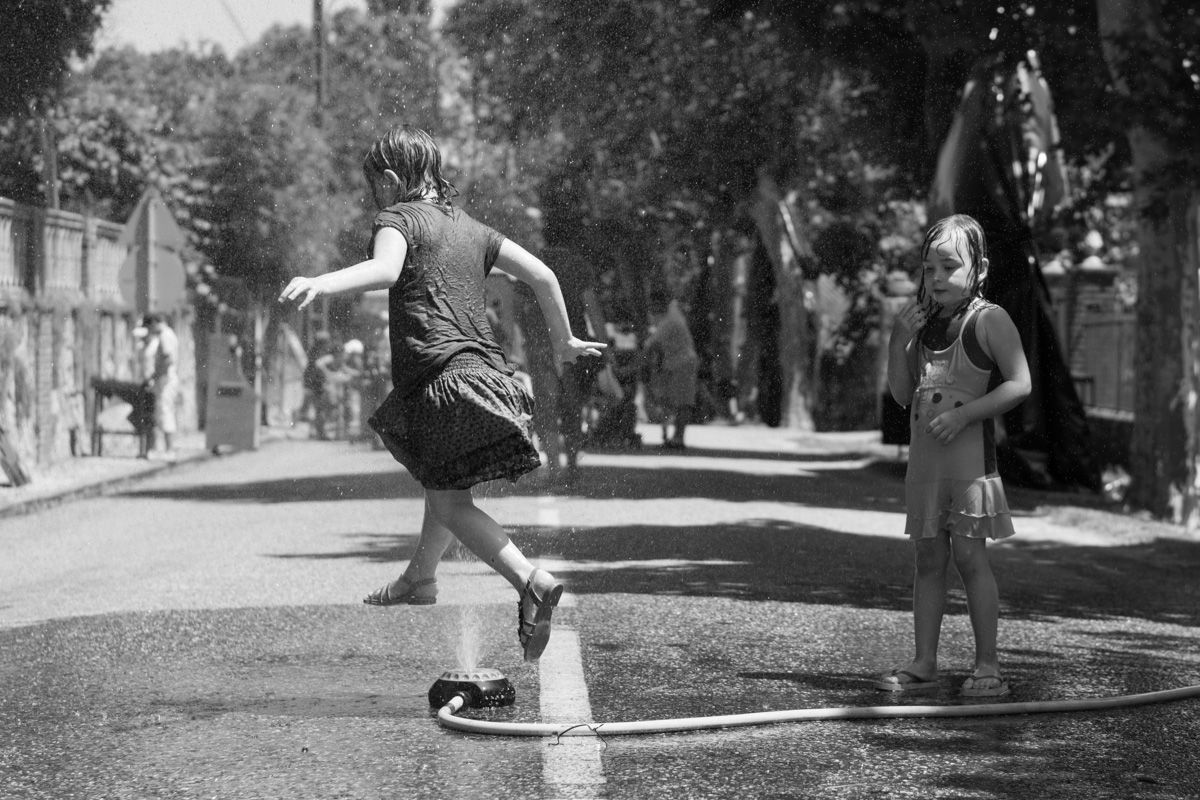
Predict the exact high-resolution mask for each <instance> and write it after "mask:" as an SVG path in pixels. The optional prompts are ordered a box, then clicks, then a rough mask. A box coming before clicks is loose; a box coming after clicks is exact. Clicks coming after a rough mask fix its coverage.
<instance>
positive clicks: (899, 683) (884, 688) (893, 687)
mask: <svg viewBox="0 0 1200 800" xmlns="http://www.w3.org/2000/svg"><path fill="white" fill-rule="evenodd" d="M873 686H874V687H875V688H876V689H878V690H880V691H881V692H898V693H903V692H917V691H921V690H923V689H934V688H937V686H938V680H937V676H936V675H935V676H934V677H933V678H925V677H922V676H920V675H918V674H917V673H915V672H909V671H908V670H906V669H894V670H892V671H891V672H888V673H886V674H884V675H880V676H879V678H878V679H876V680H875V682H874V684H873Z"/></svg>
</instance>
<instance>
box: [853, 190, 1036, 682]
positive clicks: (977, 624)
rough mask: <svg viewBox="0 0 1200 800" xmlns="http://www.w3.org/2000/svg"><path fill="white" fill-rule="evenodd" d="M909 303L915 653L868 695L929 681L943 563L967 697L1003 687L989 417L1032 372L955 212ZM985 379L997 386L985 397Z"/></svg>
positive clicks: (904, 384) (1025, 389) (978, 249)
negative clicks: (962, 647) (991, 546)
mask: <svg viewBox="0 0 1200 800" xmlns="http://www.w3.org/2000/svg"><path fill="white" fill-rule="evenodd" d="M921 256H922V262H923V264H922V273H921V280H920V286H919V288H918V292H917V298H916V299H915V300H914V301H913V302H911V303H909V304H908V305H906V306H905V307H904V308H902V309H901V310H900V312H899V315H898V316H897V319H896V324H895V327H894V328H893V330H892V336H891V341H890V344H889V352H888V384H889V387H890V389H891V392H892V396H893V397H894V398H895V399H896V402H897V403H899V404H900V405H902V406H909V405H911V408H910V409H909V411H910V413H911V415H912V416H911V420H910V428H911V432H912V442H911V444H910V449H909V459H908V473H907V475H906V477H905V503H906V508H907V523H906V525H905V533H906V534H907V535H908V537H909V538H910V539H912V541H913V543H914V547H915V556H916V569H915V574H914V581H913V583H914V586H913V622H914V633H915V640H916V657H915V658H914V659H913V660H912V661H911V662H910V663H909V664H908V665H906V666H904V667H902V668H899V669H895V670H892V671H891V672H889V673H888V674H886V675H882V676H880V677H879V679H878V680H877V681H876V682H875V687H876V688H877V689H882V690H884V691H892V692H906V691H913V690H917V689H926V688H930V687H933V686H936V685H937V676H938V662H937V648H938V638H939V635H940V633H941V626H942V615H943V613H944V610H945V603H946V576H947V568H948V565H949V561H950V559H951V558H953V559H954V564H955V567H956V568H957V570H958V574H959V576H960V577H961V578H962V581H963V586H964V588H965V589H966V594H967V609H968V612H969V614H970V618H971V628H972V630H973V632H974V634H975V668H974V672H973V673H972V674H971V676H970V677H968V678H967V679H966V681H965V682H964V683H963V685H962V687H961V692H962V694H963V695H964V696H967V697H999V696H1002V695H1005V694H1007V693H1008V691H1009V685H1008V682H1007V681H1006V680H1005V679H1004V677H1003V676H1002V674H1001V671H1000V663H999V657H998V655H997V650H996V638H997V625H998V619H999V595H998V591H997V588H996V580H995V577H994V576H993V574H992V568H991V564H990V563H989V561H988V555H987V550H986V546H987V540H988V539H1002V538H1005V537H1007V536H1012V535H1013V527H1012V520H1011V518H1010V515H1009V510H1008V501H1007V499H1006V498H1005V495H1004V487H1003V485H1002V483H1001V481H1000V475H999V474H998V473H997V471H996V447H995V438H994V432H993V424H994V423H993V418H994V417H996V416H998V415H1000V414H1003V413H1004V412H1006V411H1008V410H1009V409H1012V408H1014V407H1015V406H1017V405H1018V404H1020V403H1021V402H1022V401H1023V400H1024V399H1025V398H1026V397H1028V396H1029V392H1030V376H1029V365H1028V363H1027V362H1026V360H1025V351H1024V350H1023V349H1022V346H1021V338H1020V335H1019V333H1018V332H1017V329H1016V326H1015V325H1013V322H1012V319H1011V318H1010V317H1009V315H1008V313H1007V312H1006V311H1005V310H1004V309H1002V308H1000V307H999V306H996V305H993V304H991V303H989V302H987V301H985V300H984V299H983V291H984V285H985V281H986V279H987V270H988V259H987V245H986V241H985V239H984V234H983V229H982V228H981V227H980V225H979V223H978V222H976V221H975V220H974V219H972V218H971V217H969V216H966V215H964V214H956V215H954V216H951V217H947V218H945V219H943V220H941V221H939V222H938V223H937V224H936V225H934V226H933V227H932V228H931V229H930V231H929V233H928V234H927V235H926V237H925V242H924V244H923V245H922V248H921ZM993 372H998V373H999V376H1000V379H1001V380H1000V382H999V383H998V384H997V385H996V386H995V388H993V389H991V390H990V391H989V389H988V387H989V385H990V384H989V381H990V379H991V377H992V375H993Z"/></svg>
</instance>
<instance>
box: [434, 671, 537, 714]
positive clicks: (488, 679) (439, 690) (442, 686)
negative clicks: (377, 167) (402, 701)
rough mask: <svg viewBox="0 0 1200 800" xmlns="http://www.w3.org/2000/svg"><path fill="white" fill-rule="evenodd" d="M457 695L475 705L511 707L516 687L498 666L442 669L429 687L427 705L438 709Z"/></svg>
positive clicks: (514, 698) (482, 706) (467, 703)
mask: <svg viewBox="0 0 1200 800" xmlns="http://www.w3.org/2000/svg"><path fill="white" fill-rule="evenodd" d="M457 694H461V695H462V696H463V699H464V700H465V701H466V705H467V706H474V707H476V708H494V707H498V706H511V705H512V704H513V703H514V702H516V699H517V690H516V689H514V688H513V685H512V684H511V683H509V682H508V678H506V677H504V673H502V672H501V671H500V670H498V669H464V670H458V669H454V670H447V671H446V672H443V673H442V676H441V677H440V678H438V679H437V680H436V681H434V682H433V686H430V687H429V705H430V706H432V707H433V708H441V707H442V706H444V705H446V703H449V702H450V700H451V699H453V698H454V696H455V695H457Z"/></svg>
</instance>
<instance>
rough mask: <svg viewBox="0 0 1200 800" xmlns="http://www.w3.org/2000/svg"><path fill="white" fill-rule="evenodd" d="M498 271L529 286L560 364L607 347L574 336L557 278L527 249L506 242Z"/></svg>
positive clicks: (502, 248) (498, 264) (596, 353)
mask: <svg viewBox="0 0 1200 800" xmlns="http://www.w3.org/2000/svg"><path fill="white" fill-rule="evenodd" d="M495 266H496V269H499V270H501V271H502V272H505V273H507V274H509V275H511V276H513V277H514V278H516V279H517V280H519V281H522V282H524V283H527V284H529V288H531V289H533V295H534V297H536V298H537V301H538V307H539V308H540V309H541V310H542V316H543V317H544V318H545V320H546V325H547V327H549V328H550V341H551V342H552V343H553V344H554V353H555V356H556V357H557V360H558V362H563V361H574V360H575V359H576V358H578V357H579V356H582V355H588V356H598V355H600V351H601V350H603V349H604V348H605V347H607V346H608V345H606V344H604V343H603V342H587V341H583V340H581V339H578V338H576V337H575V336H574V335H572V333H571V322H570V320H569V319H568V318H567V304H566V302H564V301H563V296H562V287H560V286H559V285H558V278H557V277H555V275H554V273H553V272H552V271H551V270H550V268H549V267H547V266H546V265H545V264H543V263H542V261H541V259H539V258H538V257H537V256H535V255H533V254H532V253H530V252H529V251H528V250H526V249H525V248H524V247H521V245H519V244H517V243H516V242H514V241H512V240H511V239H505V240H504V243H503V244H502V245H500V253H499V255H498V256H497V257H496V265H495Z"/></svg>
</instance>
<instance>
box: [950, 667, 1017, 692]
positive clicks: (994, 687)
mask: <svg viewBox="0 0 1200 800" xmlns="http://www.w3.org/2000/svg"><path fill="white" fill-rule="evenodd" d="M981 672H982V670H978V669H977V670H975V674H974V675H972V676H971V677H969V678H967V679H966V680H965V681H963V684H962V690H961V693H962V696H963V697H1003V696H1004V695H1006V694H1008V693H1009V686H1008V681H1007V680H1005V679H1004V677H1003V676H1001V675H1000V672H999V670H993V671H990V672H984V673H983V674H980V673H981Z"/></svg>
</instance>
